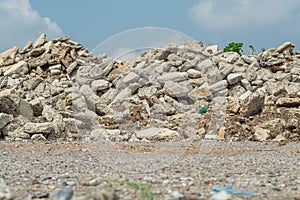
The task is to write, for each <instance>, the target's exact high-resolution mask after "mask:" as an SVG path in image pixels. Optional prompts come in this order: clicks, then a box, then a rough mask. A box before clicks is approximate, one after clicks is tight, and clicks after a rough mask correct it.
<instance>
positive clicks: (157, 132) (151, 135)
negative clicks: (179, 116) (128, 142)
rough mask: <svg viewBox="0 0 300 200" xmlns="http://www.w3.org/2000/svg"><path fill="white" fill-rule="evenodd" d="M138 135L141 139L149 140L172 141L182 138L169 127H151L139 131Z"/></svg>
mask: <svg viewBox="0 0 300 200" xmlns="http://www.w3.org/2000/svg"><path fill="white" fill-rule="evenodd" d="M136 136H137V138H139V139H140V140H142V139H146V140H149V141H171V140H174V139H180V138H182V136H181V135H180V134H179V133H178V132H176V131H172V130H169V129H167V128H149V129H145V130H141V131H137V132H136Z"/></svg>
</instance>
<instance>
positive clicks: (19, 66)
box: [4, 61, 28, 76]
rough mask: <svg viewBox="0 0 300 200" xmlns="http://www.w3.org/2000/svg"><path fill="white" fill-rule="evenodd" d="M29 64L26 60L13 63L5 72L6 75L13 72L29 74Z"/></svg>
mask: <svg viewBox="0 0 300 200" xmlns="http://www.w3.org/2000/svg"><path fill="white" fill-rule="evenodd" d="M27 72H28V65H27V63H26V62H25V61H20V62H18V63H16V64H14V65H12V66H11V67H10V68H9V69H8V70H6V71H5V72H4V76H10V75H12V74H27Z"/></svg>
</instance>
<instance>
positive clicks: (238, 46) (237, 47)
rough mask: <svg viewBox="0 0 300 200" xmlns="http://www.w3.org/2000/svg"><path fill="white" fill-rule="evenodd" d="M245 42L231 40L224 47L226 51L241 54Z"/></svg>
mask: <svg viewBox="0 0 300 200" xmlns="http://www.w3.org/2000/svg"><path fill="white" fill-rule="evenodd" d="M242 48H243V43H241V42H231V43H229V44H228V45H227V46H226V47H225V48H224V49H223V51H224V52H236V53H238V54H239V55H240V56H241V55H242V53H243V49H242Z"/></svg>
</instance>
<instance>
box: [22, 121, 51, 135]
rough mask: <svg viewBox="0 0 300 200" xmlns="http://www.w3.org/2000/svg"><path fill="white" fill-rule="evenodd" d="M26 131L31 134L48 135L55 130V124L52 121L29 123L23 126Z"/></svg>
mask: <svg viewBox="0 0 300 200" xmlns="http://www.w3.org/2000/svg"><path fill="white" fill-rule="evenodd" d="M23 130H24V132H25V133H29V134H43V135H45V136H48V135H49V134H50V133H52V132H53V125H52V123H50V122H44V123H27V124H25V125H24V126H23Z"/></svg>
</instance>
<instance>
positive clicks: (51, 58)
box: [0, 35, 300, 142]
mask: <svg viewBox="0 0 300 200" xmlns="http://www.w3.org/2000/svg"><path fill="white" fill-rule="evenodd" d="M293 49H294V45H293V44H292V43H290V42H287V43H284V44H282V45H281V46H280V47H278V48H276V49H269V50H266V51H265V52H263V53H260V54H258V55H248V56H246V55H243V56H240V55H239V54H237V53H235V52H226V53H223V52H221V51H219V49H218V46H216V45H214V46H208V47H205V46H204V45H203V44H202V43H201V42H189V43H172V44H169V45H167V46H165V47H161V48H157V49H152V50H149V51H147V52H145V53H144V54H143V55H141V56H140V57H138V58H136V59H133V60H129V61H120V60H118V59H113V58H108V57H106V56H105V55H100V56H97V57H95V56H92V55H91V53H89V51H88V50H87V49H85V48H84V47H82V46H81V45H80V44H79V43H77V42H73V41H71V40H70V39H69V38H68V37H65V38H59V39H55V40H52V41H46V39H45V35H42V36H40V38H38V40H37V41H36V42H34V43H28V45H26V46H25V47H24V48H23V49H22V50H20V49H18V48H17V47H14V48H12V49H10V50H8V51H6V52H3V53H1V54H0V66H1V67H0V73H1V76H0V87H1V92H0V130H1V137H2V138H5V139H14V140H19V139H33V140H51V139H58V138H63V139H76V138H84V137H89V138H90V139H93V137H99V136H100V137H103V138H106V139H109V140H110V141H134V142H136V141H169V140H183V139H190V138H191V139H201V138H207V137H208V136H211V135H214V136H216V138H219V139H225V138H227V139H229V138H231V139H234V140H243V139H249V140H255V141H265V140H276V141H281V140H294V141H296V140H299V138H300V130H299V119H300V117H299V115H300V108H299V106H300V53H299V52H293ZM213 138H214V137H213Z"/></svg>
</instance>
